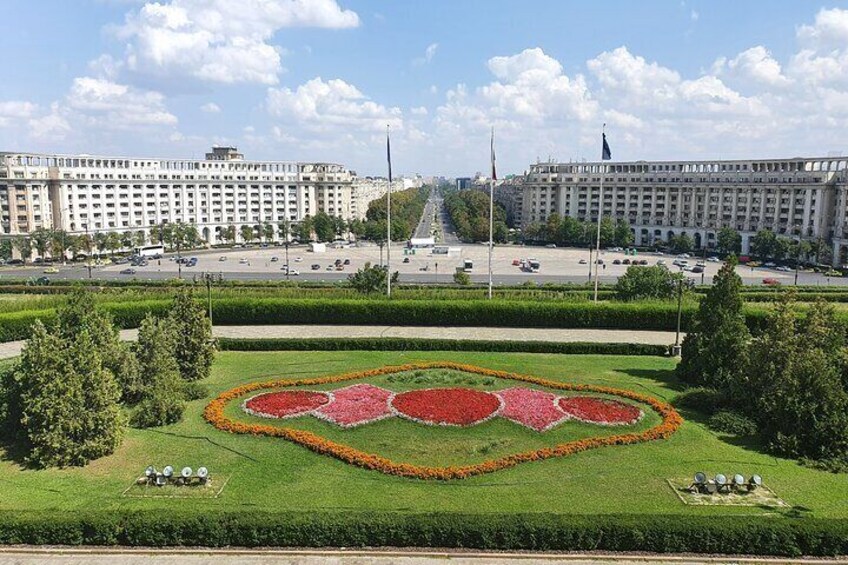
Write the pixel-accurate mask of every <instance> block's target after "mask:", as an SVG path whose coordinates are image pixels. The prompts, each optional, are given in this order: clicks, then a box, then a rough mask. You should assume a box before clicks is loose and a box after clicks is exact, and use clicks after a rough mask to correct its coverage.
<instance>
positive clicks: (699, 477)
mask: <svg viewBox="0 0 848 565" xmlns="http://www.w3.org/2000/svg"><path fill="white" fill-rule="evenodd" d="M706 482H707V474H706V473H703V472H701V471H698V472H697V473H695V484H696V485H702V484H704V483H706Z"/></svg>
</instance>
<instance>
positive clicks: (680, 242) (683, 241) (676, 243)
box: [668, 233, 695, 253]
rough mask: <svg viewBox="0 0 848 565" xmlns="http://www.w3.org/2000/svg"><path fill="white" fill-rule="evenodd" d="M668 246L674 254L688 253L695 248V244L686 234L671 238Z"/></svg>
mask: <svg viewBox="0 0 848 565" xmlns="http://www.w3.org/2000/svg"><path fill="white" fill-rule="evenodd" d="M668 244H669V247H671V249H672V251H673V252H674V253H689V252H690V251H692V248H693V247H695V242H694V241H693V240H692V237H691V236H690V235H689V234H688V233H681V234H680V235H676V236H674V237H672V238H671V240H669V242H668Z"/></svg>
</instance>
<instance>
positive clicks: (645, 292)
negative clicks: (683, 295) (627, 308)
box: [615, 265, 683, 301]
mask: <svg viewBox="0 0 848 565" xmlns="http://www.w3.org/2000/svg"><path fill="white" fill-rule="evenodd" d="M682 277H683V275H682V274H680V273H672V272H670V271H669V270H668V269H666V268H665V267H664V266H662V265H655V266H651V267H642V266H633V265H631V266H630V267H627V271H626V272H625V273H624V275H622V276H621V277H619V278H618V281H617V282H616V283H615V293H616V297H617V298H618V299H619V300H625V301H629V300H643V299H659V300H668V299H670V298H674V297H675V296H676V295H677V285H678V282H679V281H680V279H681V278H682Z"/></svg>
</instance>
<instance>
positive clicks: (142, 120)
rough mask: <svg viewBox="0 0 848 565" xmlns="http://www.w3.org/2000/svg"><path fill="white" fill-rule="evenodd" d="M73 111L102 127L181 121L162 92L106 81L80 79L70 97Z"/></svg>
mask: <svg viewBox="0 0 848 565" xmlns="http://www.w3.org/2000/svg"><path fill="white" fill-rule="evenodd" d="M66 101H67V105H68V107H69V108H70V109H72V110H76V111H78V112H79V113H80V114H81V115H83V116H86V117H87V118H88V119H89V120H91V121H93V122H96V123H97V124H98V125H100V126H106V127H112V128H133V127H137V126H162V125H165V126H167V125H174V124H176V123H177V117H176V116H174V115H173V114H171V113H170V112H169V111H168V110H167V109H166V107H165V97H164V96H163V95H162V94H160V93H159V92H154V91H150V90H139V89H136V88H133V87H130V86H127V85H124V84H118V83H115V82H111V81H109V80H106V79H98V78H92V77H77V78H75V79H74V82H73V84H72V85H71V89H70V91H69V92H68V95H67V97H66Z"/></svg>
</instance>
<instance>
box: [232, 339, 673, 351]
mask: <svg viewBox="0 0 848 565" xmlns="http://www.w3.org/2000/svg"><path fill="white" fill-rule="evenodd" d="M218 346H219V349H221V350H224V351H313V350H314V351H334V350H335V351H349V350H357V351H497V352H522V353H569V354H599V355H668V346H666V345H649V344H644V343H588V342H572V343H559V342H545V341H490V340H487V341H483V340H471V339H461V340H453V339H420V338H397V337H384V338H341V339H339V338H305V339H297V338H276V339H242V338H239V339H235V338H222V339H219V340H218Z"/></svg>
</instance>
